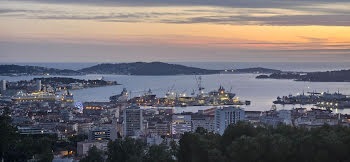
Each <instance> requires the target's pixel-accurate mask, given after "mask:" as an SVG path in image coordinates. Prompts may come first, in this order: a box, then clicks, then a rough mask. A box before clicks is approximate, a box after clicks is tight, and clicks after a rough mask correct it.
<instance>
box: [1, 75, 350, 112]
mask: <svg viewBox="0 0 350 162" xmlns="http://www.w3.org/2000/svg"><path fill="white" fill-rule="evenodd" d="M101 76H103V77H104V79H105V80H108V81H117V82H118V83H121V84H122V85H116V86H108V87H99V88H89V89H82V90H74V91H72V92H73V94H74V98H75V100H76V101H108V100H109V97H110V96H112V95H116V94H119V93H120V92H121V91H122V89H123V88H127V90H128V91H130V95H131V96H138V95H142V94H143V93H145V92H146V91H148V89H151V90H152V92H153V93H155V94H157V96H159V97H163V96H165V94H166V92H167V91H169V90H171V89H173V91H176V92H178V93H186V94H187V95H190V94H191V92H192V91H193V90H196V89H197V87H198V86H197V83H196V79H195V76H193V75H177V76H127V75H86V76H72V78H77V79H97V78H100V77H101ZM34 77H38V76H21V77H6V76H0V79H5V80H10V81H17V80H24V79H32V78H34ZM255 77H256V75H255V74H216V75H203V76H202V84H203V87H205V91H206V92H209V91H212V90H215V89H217V88H219V86H220V85H222V86H224V88H226V90H227V91H230V90H231V91H232V92H233V93H236V95H237V96H238V97H239V99H241V100H250V101H252V103H251V105H250V106H244V108H245V109H246V110H268V109H270V108H271V106H272V101H273V100H275V99H276V97H277V96H283V95H289V94H293V95H296V94H297V93H300V92H302V91H305V92H307V91H314V90H315V91H317V92H322V91H329V92H335V91H337V90H338V89H339V90H340V92H341V93H344V94H350V83H345V82H344V83H335V82H331V83H324V82H295V81H292V80H273V79H263V80H258V79H255ZM292 107H300V105H294V106H293V105H287V106H284V107H283V106H278V108H280V109H282V108H284V109H290V108H292ZM303 107H311V106H303ZM205 108H208V107H185V108H183V107H181V108H176V112H182V111H197V110H198V109H205ZM336 111H337V112H340V113H350V109H347V110H336Z"/></svg>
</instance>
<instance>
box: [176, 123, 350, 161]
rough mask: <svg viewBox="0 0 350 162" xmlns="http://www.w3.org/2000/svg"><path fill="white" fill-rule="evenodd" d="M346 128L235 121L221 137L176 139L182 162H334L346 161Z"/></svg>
mask: <svg viewBox="0 0 350 162" xmlns="http://www.w3.org/2000/svg"><path fill="white" fill-rule="evenodd" d="M349 155H350V128H347V127H342V126H335V127H331V126H327V125H324V126H322V127H320V128H314V129H311V130H308V129H304V128H295V127H291V126H286V125H278V126H277V127H276V128H272V127H267V128H263V127H257V128H254V127H253V126H252V125H251V124H249V123H244V122H242V123H238V124H237V125H235V126H230V127H228V128H227V129H226V131H225V133H224V134H223V135H222V136H218V135H214V134H212V133H207V132H196V133H185V134H184V135H183V137H182V138H181V140H180V150H179V154H178V160H179V161H182V162H197V161H198V162H199V161H201V162H209V161H234V162H265V161H266V162H274V161H276V162H280V161H283V162H289V161H290V162H295V161H298V162H323V161H324V162H329V161H332V162H335V161H339V162H340V161H344V162H345V161H350V156H349Z"/></svg>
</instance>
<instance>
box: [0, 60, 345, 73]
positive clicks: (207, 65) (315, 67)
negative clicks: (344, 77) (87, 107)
mask: <svg viewBox="0 0 350 162" xmlns="http://www.w3.org/2000/svg"><path fill="white" fill-rule="evenodd" d="M0 64H9V63H0ZM15 64H18V65H32V66H42V67H48V68H58V69H72V70H79V69H82V68H86V67H90V66H94V65H97V64H99V63H15ZM174 64H182V65H186V66H192V67H199V68H204V69H240V68H252V67H264V68H271V69H277V70H283V71H302V72H311V71H327V70H341V69H350V63H349V62H337V63H334V62H333V63H332V62H302V63H300V62H174Z"/></svg>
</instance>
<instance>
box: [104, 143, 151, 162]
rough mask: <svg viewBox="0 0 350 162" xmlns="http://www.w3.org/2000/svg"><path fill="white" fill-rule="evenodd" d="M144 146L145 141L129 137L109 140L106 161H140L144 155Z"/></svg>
mask: <svg viewBox="0 0 350 162" xmlns="http://www.w3.org/2000/svg"><path fill="white" fill-rule="evenodd" d="M146 146H147V145H146V143H145V142H143V141H141V140H139V139H133V138H129V137H126V138H125V139H116V140H114V141H110V142H109V143H108V153H107V155H108V158H107V161H109V162H114V161H118V162H140V161H142V160H143V159H144V157H145V150H146Z"/></svg>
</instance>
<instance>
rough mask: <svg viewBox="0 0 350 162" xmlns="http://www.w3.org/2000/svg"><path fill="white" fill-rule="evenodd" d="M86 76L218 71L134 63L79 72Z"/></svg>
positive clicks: (164, 64)
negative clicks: (86, 74)
mask: <svg viewBox="0 0 350 162" xmlns="http://www.w3.org/2000/svg"><path fill="white" fill-rule="evenodd" d="M79 71H80V72H83V73H88V74H120V75H181V74H182V75H191V74H217V73H220V70H206V69H201V68H195V67H188V66H183V65H176V64H168V63H162V62H150V63H146V62H135V63H119V64H99V65H96V66H92V67H89V68H84V69H81V70H79Z"/></svg>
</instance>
